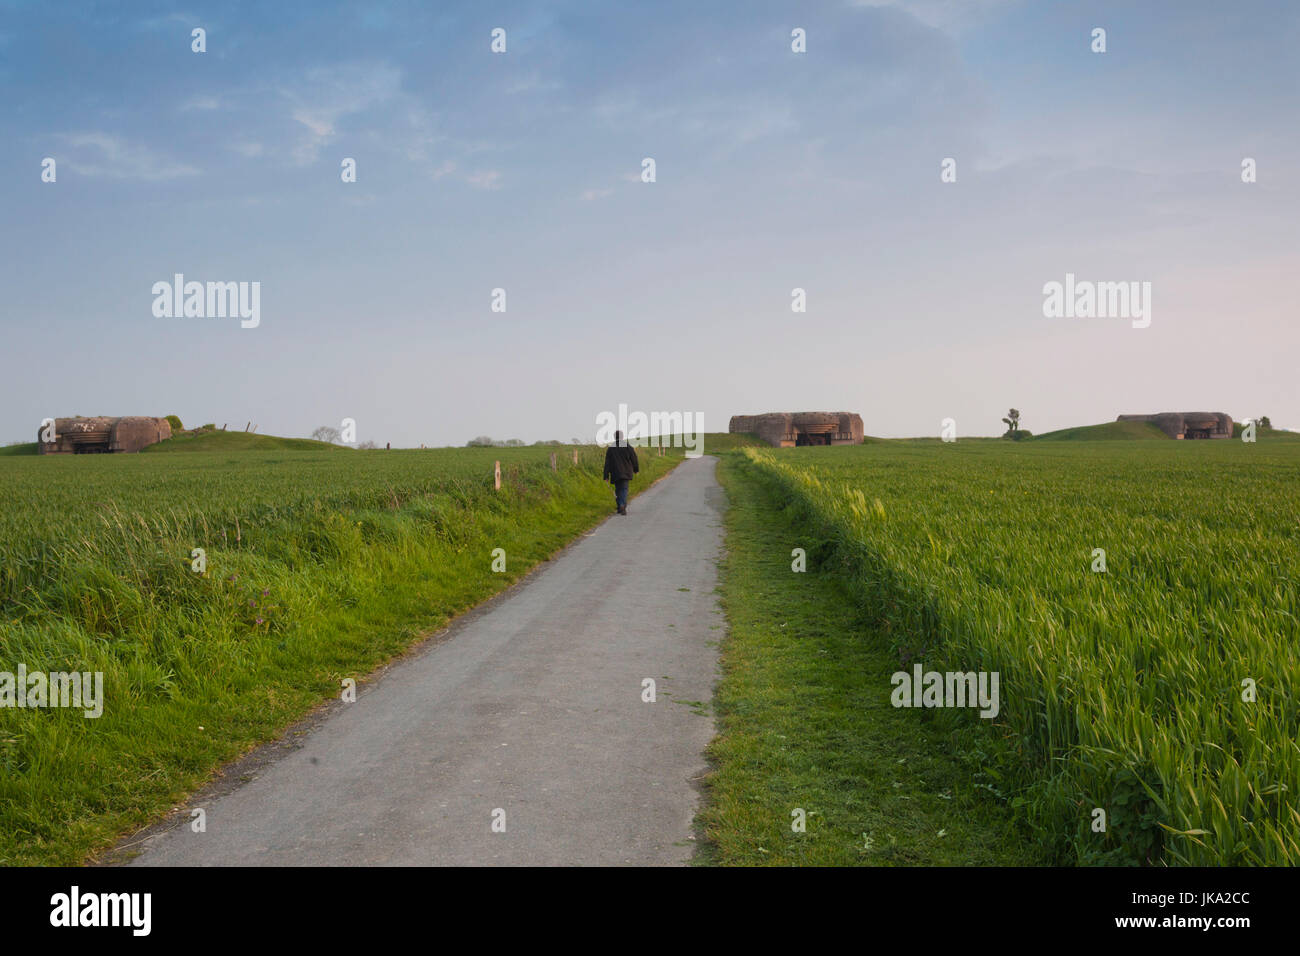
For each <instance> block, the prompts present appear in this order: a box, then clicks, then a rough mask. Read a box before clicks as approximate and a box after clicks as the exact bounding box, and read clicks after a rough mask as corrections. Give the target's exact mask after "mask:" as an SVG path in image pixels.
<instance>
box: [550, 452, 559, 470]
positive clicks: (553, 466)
mask: <svg viewBox="0 0 1300 956" xmlns="http://www.w3.org/2000/svg"><path fill="white" fill-rule="evenodd" d="M559 470H560V468H559V466H558V465H556V463H555V452H551V471H559Z"/></svg>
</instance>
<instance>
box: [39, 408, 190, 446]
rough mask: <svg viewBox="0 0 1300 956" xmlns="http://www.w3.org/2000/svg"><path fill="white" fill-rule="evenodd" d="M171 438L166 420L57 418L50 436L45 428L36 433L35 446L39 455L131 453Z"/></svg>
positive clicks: (170, 429) (170, 431)
mask: <svg viewBox="0 0 1300 956" xmlns="http://www.w3.org/2000/svg"><path fill="white" fill-rule="evenodd" d="M171 437H172V426H171V424H170V423H169V422H168V421H167V419H165V418H145V417H142V416H127V417H125V418H106V417H104V416H95V417H93V418H56V419H54V430H53V435H51V434H50V429H49V428H48V426H47V427H42V428H38V429H37V431H36V443H37V447H38V449H39V451H40V453H41V454H42V455H101V454H112V453H117V452H134V451H139V450H140V449H142V448H145V447H147V446H149V445H153V444H156V443H157V442H160V441H163V440H164V439H167V438H171ZM51 438H52V439H53V440H52V441H51V440H50V439H51Z"/></svg>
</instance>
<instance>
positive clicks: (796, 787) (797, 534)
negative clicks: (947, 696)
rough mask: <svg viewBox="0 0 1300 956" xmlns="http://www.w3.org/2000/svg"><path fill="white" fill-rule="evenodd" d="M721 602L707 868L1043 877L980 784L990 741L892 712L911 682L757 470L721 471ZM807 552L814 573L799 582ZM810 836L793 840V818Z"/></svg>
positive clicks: (731, 462) (727, 461)
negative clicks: (1003, 869) (983, 871)
mask: <svg viewBox="0 0 1300 956" xmlns="http://www.w3.org/2000/svg"><path fill="white" fill-rule="evenodd" d="M719 477H720V480H721V481H722V483H723V485H724V487H725V488H726V490H727V493H728V496H729V497H730V500H731V506H730V509H729V511H728V514H727V542H726V550H727V554H726V558H725V561H724V564H723V567H722V585H721V588H722V603H723V606H724V608H725V610H726V614H727V620H728V625H729V628H730V633H729V636H728V638H727V642H726V644H725V645H724V648H723V678H722V680H721V682H720V683H719V686H718V690H717V695H716V708H717V714H718V720H719V734H718V737H717V738H715V740H714V741H713V743H712V744H711V746H710V758H711V759H712V761H713V762H714V763H715V767H716V769H715V771H714V772H713V773H712V774H711V775H710V778H709V783H708V790H707V792H708V798H707V805H706V807H705V809H704V810H703V811H702V813H701V816H700V823H701V824H702V825H703V828H704V834H705V837H706V842H705V844H704V845H703V846H702V849H701V853H700V856H699V862H701V863H712V864H722V865H742V866H743V865H755V864H758V865H762V864H769V865H984V866H989V865H1029V864H1036V863H1042V862H1044V859H1043V858H1042V857H1041V856H1039V855H1037V850H1035V849H1034V848H1033V847H1032V846H1031V844H1030V843H1029V841H1027V840H1025V839H1024V838H1023V836H1022V835H1020V834H1019V833H1018V832H1017V831H1016V830H1015V829H1014V828H1013V826H1012V824H1011V823H1010V820H1011V816H1012V815H1011V813H1010V812H1009V810H1007V809H1006V807H1005V805H1004V804H1003V802H1002V800H1001V799H1000V798H999V797H998V796H997V795H995V793H996V781H994V780H993V779H992V778H989V777H987V776H985V775H984V773H983V770H982V767H981V764H982V762H983V755H982V754H981V752H980V749H979V735H977V734H972V733H969V732H968V731H967V730H965V729H957V730H941V729H940V728H939V727H937V726H936V725H935V724H934V723H933V722H932V721H930V720H927V719H926V712H925V711H920V710H907V709H895V708H894V707H892V706H891V705H890V702H889V698H890V691H891V689H892V688H891V685H890V675H891V674H892V673H894V672H895V671H897V670H899V669H900V665H899V663H898V658H897V656H896V655H895V654H894V653H893V652H891V650H890V642H889V640H888V639H887V638H886V637H884V636H882V635H880V634H878V633H875V632H874V631H873V630H872V629H871V627H870V626H869V625H868V624H867V623H866V622H865V621H864V620H863V618H862V617H861V616H860V614H859V612H858V610H857V608H858V602H857V601H856V600H854V598H853V596H852V595H851V594H850V593H849V591H848V588H847V585H846V584H845V582H843V581H842V580H840V579H839V578H838V577H836V576H835V575H833V574H823V573H818V572H817V569H816V567H815V565H814V563H813V561H814V557H813V556H814V554H815V547H816V546H815V543H814V542H813V541H811V540H810V539H809V535H808V533H807V531H806V529H805V528H804V526H802V525H801V524H800V523H798V522H797V521H796V520H795V519H794V518H793V517H792V516H791V515H790V514H789V513H788V512H787V511H786V510H785V508H784V503H783V501H782V500H780V499H779V498H778V497H777V496H776V494H774V492H773V491H772V490H771V488H770V486H768V485H767V484H766V483H764V482H763V481H761V480H759V479H758V478H756V477H755V475H754V474H753V470H752V465H750V464H748V463H747V462H746V461H745V459H743V458H741V457H740V456H738V455H725V456H722V459H721V463H720V465H719ZM799 547H802V548H805V549H806V550H807V551H808V554H809V556H810V558H809V561H810V564H809V570H808V571H807V572H805V573H795V572H793V571H792V570H791V561H792V558H791V551H792V550H793V549H794V548H799ZM797 809H802V810H803V811H805V814H806V831H805V832H803V833H796V832H793V830H792V824H793V823H794V817H792V812H793V811H795V810H797Z"/></svg>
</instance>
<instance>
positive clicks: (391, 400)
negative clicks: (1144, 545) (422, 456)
mask: <svg viewBox="0 0 1300 956" xmlns="http://www.w3.org/2000/svg"><path fill="white" fill-rule="evenodd" d="M196 28H201V29H202V30H204V31H205V35H204V41H205V46H206V50H205V51H204V52H195V51H194V50H193V49H192V46H193V44H194V39H193V34H192V31H193V30H195V29H196ZM498 28H500V29H501V30H504V31H505V34H504V38H505V51H504V52H494V51H493V49H492V43H493V31H494V30H496V29H498ZM1097 28H1101V29H1104V30H1105V31H1106V34H1105V41H1106V49H1105V52H1094V50H1093V46H1094V44H1095V41H1094V38H1093V31H1094V30H1095V29H1097ZM796 29H798V30H802V31H803V36H804V38H805V47H806V49H805V52H795V51H794V50H793V49H792V44H794V42H795V41H794V40H793V39H792V31H795V30H796ZM1297 50H1300V4H1295V3H1293V2H1291V0H1275V2H1264V0H1240V2H1236V3H1233V4H1224V3H1222V2H1220V0H1144V2H1140V3H1134V2H1131V0H1125V2H1088V0H1070V2H1059V0H858V2H848V0H836V2H820V0H813V2H798V3H795V2H785V3H776V2H769V0H742V2H734V3H733V2H701V0H686V2H678V0H657V2H654V3H618V4H597V3H591V2H546V3H511V2H500V3H493V2H466V3H443V2H439V3H430V2H425V3H415V2H395V3H383V2H373V3H370V2H368V3H365V4H357V3H338V4H335V3H329V2H313V3H303V4H298V3H292V2H281V3H275V4H263V3H229V2H227V3H208V2H195V3H186V4H185V5H182V6H176V5H171V4H165V3H151V2H131V3H28V2H13V0H0V89H3V91H4V95H3V97H0V210H2V213H0V214H2V216H3V229H0V290H2V294H0V442H4V441H33V440H35V433H36V431H37V428H38V425H39V423H40V422H41V420H42V419H43V418H47V417H62V416H69V415H92V414H104V415H159V416H161V415H166V414H176V415H179V416H180V417H181V419H182V420H183V421H184V422H185V424H186V425H187V426H189V427H192V426H195V425H200V424H203V423H206V422H213V423H215V424H217V425H218V426H220V425H222V424H226V423H228V424H229V425H230V427H232V428H240V429H242V428H243V427H244V425H245V423H246V422H250V421H251V422H254V423H256V424H257V429H258V431H259V432H261V433H263V434H277V435H291V436H306V435H308V434H310V433H311V431H312V430H313V429H315V428H316V427H317V426H320V425H332V426H334V427H336V428H337V427H339V426H340V423H341V422H342V420H343V419H345V418H350V419H353V420H354V421H355V422H356V438H357V441H374V442H376V443H377V444H379V445H380V446H382V445H384V444H385V443H391V444H392V445H393V446H394V447H411V446H419V445H421V444H427V445H430V446H434V445H462V444H464V443H465V442H466V441H467V440H469V439H471V438H473V437H475V436H478V435H489V436H491V437H494V438H498V439H508V438H518V439H522V440H524V441H526V442H532V441H537V440H549V439H558V440H561V441H568V440H570V439H571V438H582V439H584V440H591V439H592V438H593V437H594V436H595V433H596V430H597V421H598V417H599V416H600V415H601V414H602V413H603V412H609V411H612V410H616V409H617V408H618V407H619V405H620V404H624V405H626V406H627V407H628V408H629V409H631V410H641V411H645V412H647V413H649V412H652V411H664V412H671V411H679V412H682V413H686V414H693V415H698V416H700V420H701V421H702V422H703V425H704V430H705V431H725V430H726V429H727V424H728V420H729V418H730V417H731V416H732V415H737V414H758V413H762V412H771V411H805V410H807V411H817V410H824V411H840V410H843V411H851V412H857V413H859V414H860V415H861V416H862V418H863V421H864V424H865V430H866V433H867V434H869V435H878V436H885V437H898V436H915V435H938V434H939V432H940V430H941V427H942V425H941V423H942V422H943V420H944V419H945V418H952V419H954V420H955V422H956V429H957V435H958V438H959V439H960V437H961V436H962V435H990V434H997V433H999V432H1000V431H1001V430H1002V428H1003V426H1002V425H1001V423H1000V419H1001V417H1002V416H1003V415H1005V414H1006V411H1007V409H1008V408H1009V407H1011V406H1014V407H1016V408H1018V409H1019V410H1020V411H1021V422H1022V425H1023V427H1024V428H1027V429H1029V430H1031V431H1033V432H1038V433H1041V432H1045V431H1049V430H1052V429H1054V428H1061V427H1068V426H1072V425H1081V424H1093V423H1096V422H1102V421H1110V420H1113V419H1114V418H1115V417H1116V416H1117V415H1119V414H1121V413H1143V412H1159V411H1191V410H1198V411H1224V412H1228V413H1229V414H1231V415H1232V416H1233V417H1234V418H1236V419H1244V418H1249V417H1254V416H1257V415H1265V414H1266V415H1269V416H1270V417H1271V419H1272V421H1273V423H1274V425H1277V426H1281V427H1291V428H1300V388H1298V387H1297V384H1296V382H1297V379H1298V378H1300V376H1298V375H1297V368H1296V367H1297V357H1298V356H1300V323H1298V322H1297V321H1296V320H1297V308H1296V302H1295V297H1294V296H1293V295H1292V293H1291V292H1288V289H1289V288H1290V287H1291V284H1292V283H1293V282H1296V281H1297V277H1298V276H1300V269H1297V265H1300V229H1298V228H1297V209H1300V202H1298V200H1300V188H1298V187H1297V182H1298V181H1300V124H1297V122H1296V117H1297V116H1298V115H1300V109H1298V107H1300V70H1297V69H1296V66H1295V62H1296V56H1297ZM646 158H651V159H653V160H654V164H655V180H654V181H653V182H646V181H643V173H642V170H643V160H645V159H646ZM1247 158H1250V159H1253V160H1254V162H1255V177H1256V181H1254V182H1249V183H1247V182H1243V181H1242V178H1243V177H1242V163H1243V160H1245V159H1247ZM46 159H53V160H54V173H55V176H54V181H53V182H47V181H44V179H43V176H45V175H46V172H45V169H46V167H45V165H43V164H44V162H45V160H46ZM347 159H352V160H354V161H355V164H356V181H355V182H343V181H342V179H343V177H342V170H343V163H344V161H345V160H347ZM945 159H952V160H955V169H956V181H953V182H944V181H942V177H941V172H942V164H943V162H944V160H945ZM178 273H179V274H183V275H184V276H185V279H186V281H198V282H250V283H251V282H257V283H259V284H260V286H259V288H260V313H259V316H258V318H259V321H258V324H257V325H256V326H255V327H249V328H245V327H243V323H241V321H240V320H239V318H237V317H236V318H231V317H213V316H207V317H200V316H183V315H182V316H170V317H169V316H165V315H164V316H159V315H156V314H155V308H154V306H155V294H154V292H153V291H152V290H153V287H154V285H155V283H158V282H160V281H166V282H170V281H171V280H172V277H173V276H174V275H175V274H178ZM1067 274H1073V275H1075V276H1076V277H1077V279H1078V280H1080V281H1095V282H1137V283H1148V282H1149V283H1150V286H1149V288H1150V290H1151V298H1150V315H1149V318H1150V323H1149V325H1147V326H1146V327H1137V326H1136V324H1135V322H1133V321H1130V320H1129V319H1128V318H1124V317H1106V318H1081V317H1069V318H1067V317H1056V318H1049V317H1047V316H1045V315H1044V298H1045V296H1044V286H1045V284H1047V283H1051V282H1062V283H1063V282H1064V281H1065V279H1066V275H1067ZM496 289H503V290H505V311H504V312H502V311H493V302H494V291H493V290H496ZM794 289H802V290H804V297H805V304H806V311H803V312H795V311H793V310H792V303H794V301H795V300H794V297H793V295H792V290H794ZM497 303H498V305H499V303H500V299H499V298H498V299H497Z"/></svg>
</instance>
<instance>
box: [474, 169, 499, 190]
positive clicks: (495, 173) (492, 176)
mask: <svg viewBox="0 0 1300 956" xmlns="http://www.w3.org/2000/svg"><path fill="white" fill-rule="evenodd" d="M465 182H467V183H469V184H470V185H471V186H473V187H474V188H475V189H500V188H501V171H500V170H497V169H484V170H480V171H478V172H474V173H470V174H469V175H468V176H466V177H465Z"/></svg>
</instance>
